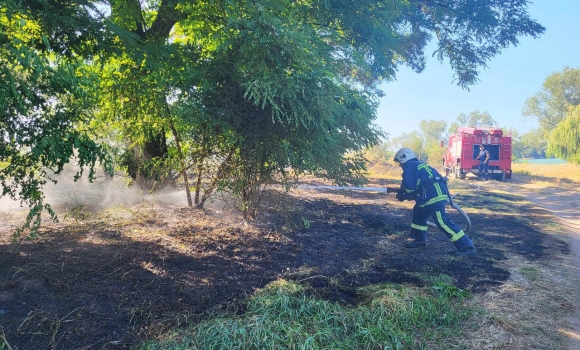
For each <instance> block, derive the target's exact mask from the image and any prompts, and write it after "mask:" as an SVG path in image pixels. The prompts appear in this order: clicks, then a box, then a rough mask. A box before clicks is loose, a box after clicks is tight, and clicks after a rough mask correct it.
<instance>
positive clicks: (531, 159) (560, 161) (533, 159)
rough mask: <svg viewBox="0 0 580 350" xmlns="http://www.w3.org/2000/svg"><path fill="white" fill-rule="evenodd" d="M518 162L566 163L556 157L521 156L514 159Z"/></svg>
mask: <svg viewBox="0 0 580 350" xmlns="http://www.w3.org/2000/svg"><path fill="white" fill-rule="evenodd" d="M514 163H518V164H566V163H567V162H566V161H565V160H563V159H558V158H522V159H518V160H516V161H514Z"/></svg>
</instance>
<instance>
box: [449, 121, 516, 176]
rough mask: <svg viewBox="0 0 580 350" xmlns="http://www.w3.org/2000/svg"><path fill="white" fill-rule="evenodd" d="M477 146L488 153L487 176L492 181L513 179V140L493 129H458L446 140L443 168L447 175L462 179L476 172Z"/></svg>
mask: <svg viewBox="0 0 580 350" xmlns="http://www.w3.org/2000/svg"><path fill="white" fill-rule="evenodd" d="M479 145H483V147H484V148H485V149H486V150H488V151H489V155H490V157H489V175H490V178H492V179H494V180H501V179H503V178H504V176H505V178H506V179H511V178H512V138H511V136H510V135H507V136H506V135H504V134H503V131H502V130H501V129H497V128H492V127H476V128H471V127H460V128H458V129H457V134H453V135H451V136H450V137H449V144H448V146H447V153H446V154H445V158H444V160H443V167H444V168H445V173H446V174H447V176H449V175H450V174H453V175H454V176H455V177H456V178H460V179H465V176H466V175H467V174H468V173H472V174H475V175H478V176H481V174H480V173H479V170H478V167H479V160H476V159H475V158H477V155H478V154H479Z"/></svg>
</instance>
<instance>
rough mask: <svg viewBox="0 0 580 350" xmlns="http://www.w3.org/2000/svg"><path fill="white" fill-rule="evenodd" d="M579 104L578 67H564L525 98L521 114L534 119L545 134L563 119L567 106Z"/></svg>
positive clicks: (579, 75)
mask: <svg viewBox="0 0 580 350" xmlns="http://www.w3.org/2000/svg"><path fill="white" fill-rule="evenodd" d="M579 104H580V69H574V68H564V70H563V71H561V72H556V73H553V74H550V75H549V76H548V77H547V78H546V80H544V83H543V84H542V89H541V90H540V91H539V92H538V93H536V94H535V95H534V96H532V97H530V98H528V99H527V100H526V102H525V104H524V108H523V109H522V114H523V115H524V116H525V117H529V118H533V119H536V120H537V121H538V123H539V128H540V130H541V131H542V132H543V133H544V134H545V135H547V134H548V133H549V132H550V131H552V130H553V129H554V128H555V127H556V126H557V125H558V123H560V122H561V121H562V120H564V118H565V117H566V113H567V111H568V109H569V107H571V106H577V105H579Z"/></svg>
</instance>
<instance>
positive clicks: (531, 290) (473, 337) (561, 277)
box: [461, 256, 579, 350]
mask: <svg viewBox="0 0 580 350" xmlns="http://www.w3.org/2000/svg"><path fill="white" fill-rule="evenodd" d="M505 264H506V265H507V266H508V267H509V270H510V273H511V277H510V279H509V280H508V281H507V282H506V283H504V284H503V285H502V286H500V287H498V288H496V289H494V290H492V291H490V292H488V293H486V294H483V295H477V296H475V297H474V298H473V299H472V300H471V301H470V306H472V307H480V308H482V309H483V313H481V314H478V315H476V316H474V317H473V318H472V319H471V320H470V321H471V322H469V324H471V327H470V328H471V329H466V333H467V337H466V338H465V342H464V343H463V344H461V346H462V347H463V348H466V349H522V350H523V349H566V348H567V344H566V340H565V339H566V337H565V336H564V334H565V332H566V331H565V329H567V328H568V327H569V326H568V324H567V321H566V319H564V318H563V317H562V316H563V315H566V314H569V312H570V310H573V309H575V308H576V305H575V304H574V302H573V301H572V300H574V295H575V292H576V286H577V285H578V283H579V279H578V277H577V276H575V275H574V273H572V271H573V264H574V263H573V261H571V258H570V257H562V260H558V261H551V262H550V263H549V264H545V265H540V264H536V263H530V262H529V261H526V260H525V259H523V258H521V257H517V256H512V257H510V258H509V259H508V260H507V261H506V262H505ZM554 286H558V288H554Z"/></svg>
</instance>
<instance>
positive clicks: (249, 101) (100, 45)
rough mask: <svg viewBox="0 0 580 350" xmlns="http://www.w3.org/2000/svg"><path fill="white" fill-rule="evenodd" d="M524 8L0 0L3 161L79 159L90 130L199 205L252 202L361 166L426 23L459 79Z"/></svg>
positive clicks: (251, 206) (514, 35)
mask: <svg viewBox="0 0 580 350" xmlns="http://www.w3.org/2000/svg"><path fill="white" fill-rule="evenodd" d="M97 5H98V6H97ZM526 10H527V3H526V2H525V1H514V0H493V1H491V0H486V1H478V2H473V1H463V0H440V1H437V2H435V1H430V0H422V1H420V0H411V1H409V0H394V1H386V2H385V1H377V0H361V1H345V0H330V1H327V0H325V1H317V0H314V1H306V2H304V1H298V2H296V1H291V0H273V1H272V0H267V1H266V0H257V1H251V2H248V1H244V0H234V1H230V0H228V1H223V0H218V1H212V2H200V1H192V0H160V1H157V0H144V1H139V0H109V1H92V0H72V1H67V2H55V1H49V0H31V1H25V2H19V1H14V0H9V1H7V2H5V4H4V5H2V7H0V11H1V12H0V25H2V32H1V33H2V34H1V35H0V45H1V46H0V49H1V50H3V52H2V56H1V57H2V61H1V64H2V66H1V69H2V74H3V78H5V79H4V81H6V82H7V83H6V84H5V86H3V87H2V88H1V89H2V90H1V91H2V94H3V95H2V97H6V98H5V99H2V101H7V102H6V103H5V104H4V105H1V107H2V108H1V109H0V111H1V113H3V115H2V117H3V123H5V126H6V128H5V130H11V129H10V128H12V130H27V128H28V129H29V130H30V132H29V134H28V135H25V136H21V137H20V139H17V138H15V137H14V136H13V134H14V135H16V134H18V133H15V132H12V133H11V132H10V131H6V132H5V135H4V139H3V142H4V143H5V145H4V146H3V149H2V152H3V154H4V156H3V158H2V161H3V162H4V163H5V164H9V165H10V164H18V162H19V161H20V160H21V159H26V160H27V161H28V163H26V164H24V163H22V165H21V169H29V168H30V169H49V168H54V169H55V172H58V171H60V170H59V169H62V165H63V164H64V163H66V162H68V161H69V159H70V158H71V157H72V156H73V154H75V155H76V157H77V159H78V161H79V163H80V164H81V165H88V166H89V167H90V168H92V167H93V166H94V164H95V162H97V161H99V160H102V159H103V157H104V149H103V148H102V147H99V146H98V145H97V144H96V143H94V141H92V140H94V139H96V138H97V137H98V138H101V139H104V140H108V141H109V142H111V144H113V145H115V146H118V147H119V148H121V149H122V152H119V153H120V154H124V155H125V157H124V158H123V161H124V164H125V166H126V169H127V170H128V171H129V172H130V173H133V174H135V176H138V175H140V176H143V177H144V178H146V180H148V181H153V183H157V182H158V181H167V180H172V179H175V177H176V174H179V175H180V176H181V178H182V179H183V182H184V183H185V187H186V189H187V190H189V188H190V184H189V180H190V178H193V179H194V185H193V187H194V188H195V193H196V194H195V203H196V204H197V205H203V202H204V199H206V198H207V194H208V193H211V192H212V191H214V190H229V191H230V192H231V193H233V194H234V195H236V196H237V198H239V200H240V205H241V207H242V208H243V209H244V213H245V214H246V215H247V217H251V216H253V215H254V213H255V209H256V202H257V201H258V200H259V194H260V189H261V188H262V186H263V185H264V184H267V183H269V182H272V181H273V180H275V179H277V180H279V179H282V180H284V179H288V178H289V177H290V176H292V175H297V174H301V173H304V172H312V173H316V174H319V175H322V176H325V177H327V178H329V179H331V180H333V181H335V182H337V183H359V182H361V181H363V177H362V172H363V170H364V161H363V158H362V154H361V151H362V150H363V149H364V148H365V147H367V146H372V145H373V144H376V143H377V142H378V140H379V139H380V137H381V136H382V132H381V131H380V130H379V129H378V128H377V127H376V126H375V125H374V124H373V121H374V119H375V117H376V107H377V103H378V98H379V97H380V96H381V91H380V90H379V88H378V86H379V84H380V83H381V82H382V81H384V80H391V79H394V77H395V74H396V71H397V69H398V67H400V66H401V65H407V66H409V67H411V68H412V69H414V70H415V71H417V72H421V71H422V70H423V69H424V68H425V47H426V45H427V43H428V42H429V41H430V40H431V39H432V38H435V39H436V40H437V51H436V52H435V53H434V54H436V55H437V57H438V58H439V59H440V60H442V61H448V62H449V63H450V64H451V67H452V68H453V70H454V72H455V80H456V83H457V84H458V85H460V86H462V87H467V86H469V85H471V84H474V83H475V82H477V77H478V73H479V70H480V69H481V68H483V67H485V66H486V63H487V62H488V61H489V60H490V59H491V58H492V57H494V56H495V55H497V54H498V53H499V52H500V51H501V50H502V49H503V48H505V47H507V46H509V45H516V44H517V43H518V38H519V37H520V36H522V35H530V36H533V37H536V36H537V35H539V34H541V33H542V32H543V31H544V28H543V27H542V26H541V25H539V24H538V23H537V22H535V21H534V20H532V19H530V18H529V16H528V13H527V11H526ZM23 20H24V22H23ZM19 90H21V91H19ZM35 96H36V97H35ZM38 96H40V97H38ZM23 106H24V107H23ZM10 123H13V124H10ZM32 130H34V132H33V131H32ZM39 131H43V132H44V133H41V132H39ZM49 131H50V132H49ZM33 133H35V135H32V134H33ZM18 135H21V134H18ZM22 135H24V134H22ZM37 135H43V136H46V135H52V136H51V137H48V136H47V137H43V138H40V137H36V136H37ZM13 139H14V141H12V140H13ZM417 139H419V137H417ZM8 140H10V142H8ZM113 140H114V142H112V141H113ZM54 150H58V152H56V153H55V151H54ZM27 152H29V153H31V154H32V155H33V156H34V157H36V158H34V157H32V158H30V157H24V155H26V154H27ZM75 152H76V153H75ZM12 169H13V168H11V167H6V168H3V170H2V171H3V174H4V176H5V179H6V181H7V182H6V183H5V184H4V183H3V184H4V189H5V192H6V191H7V192H9V193H11V194H13V195H14V196H17V195H18V194H17V193H16V192H14V191H15V190H13V191H12V192H11V191H10V190H9V189H10V188H12V189H16V188H21V189H22V188H23V186H24V184H26V180H22V179H23V178H24V177H23V175H18V173H17V172H15V171H14V170H12ZM288 169H292V171H293V172H294V173H289V172H288ZM192 173H193V174H192ZM27 176H29V177H30V178H35V179H38V177H37V176H36V173H28V175H27ZM12 180H15V181H16V182H15V185H14V186H13V187H10V186H11V185H10V184H9V183H8V181H12ZM42 184H43V182H42V181H40V182H38V183H37V185H35V187H34V189H35V191H37V193H36V194H35V195H34V196H36V197H41V196H42V195H41V192H40V188H41V186H42ZM202 187H203V188H202ZM7 189H8V190H7ZM33 192H34V191H33ZM27 193H32V192H30V191H24V192H22V193H21V196H31V195H30V194H27ZM36 197H34V198H36ZM26 198H32V197H26ZM188 198H189V199H190V201H191V198H190V197H189V193H188ZM35 203H37V204H38V203H41V204H42V202H38V201H37V202H35Z"/></svg>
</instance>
